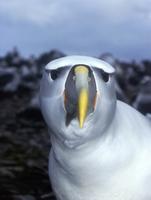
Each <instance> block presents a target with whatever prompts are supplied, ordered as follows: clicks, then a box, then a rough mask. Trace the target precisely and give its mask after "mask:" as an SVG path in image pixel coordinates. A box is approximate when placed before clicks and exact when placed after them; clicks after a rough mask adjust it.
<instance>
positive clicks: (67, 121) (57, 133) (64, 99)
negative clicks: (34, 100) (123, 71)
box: [40, 56, 116, 147]
mask: <svg viewBox="0 0 151 200" xmlns="http://www.w3.org/2000/svg"><path fill="white" fill-rule="evenodd" d="M114 72H115V70H114V68H113V67H112V66H111V65H109V64H108V63H106V62H104V61H101V60H99V59H96V58H92V57H87V56H67V57H63V58H60V59H56V60H54V61H52V62H50V63H48V65H46V67H45V69H44V72H43V77H42V81H41V87H40V107H41V110H42V114H43V116H44V119H45V121H46V123H47V125H48V128H49V130H50V132H51V133H52V137H55V139H58V140H59V141H60V142H62V143H63V144H65V145H67V146H68V147H75V146H79V145H81V144H83V143H85V142H87V141H90V140H93V139H97V138H98V137H99V138H100V137H101V135H103V134H104V132H105V130H106V129H107V128H108V127H109V126H110V124H111V121H112V119H113V117H114V113H115V107H116V95H115V89H114Z"/></svg>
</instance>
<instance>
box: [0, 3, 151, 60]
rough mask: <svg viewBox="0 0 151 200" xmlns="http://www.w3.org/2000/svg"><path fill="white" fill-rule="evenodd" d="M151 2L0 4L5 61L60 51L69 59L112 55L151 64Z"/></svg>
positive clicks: (0, 35) (0, 43)
mask: <svg viewBox="0 0 151 200" xmlns="http://www.w3.org/2000/svg"><path fill="white" fill-rule="evenodd" d="M150 5H151V0H131V1H130V0H129V1H128V0H104V1H103V0H0V56H2V55H4V54H5V53H6V52H8V51H9V50H11V49H12V48H13V47H15V46H16V47H17V48H18V49H19V51H20V52H21V54H22V55H24V56H29V55H31V54H33V55H39V54H41V53H42V52H47V51H50V50H52V49H58V50H60V51H62V52H64V53H66V54H68V55H73V54H76V55H77V54H78V55H89V56H100V55H101V54H103V53H107V52H109V53H111V54H113V56H114V57H116V58H119V59H125V60H132V59H135V60H141V59H150V58H151V6H150Z"/></svg>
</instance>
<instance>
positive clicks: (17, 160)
mask: <svg viewBox="0 0 151 200" xmlns="http://www.w3.org/2000/svg"><path fill="white" fill-rule="evenodd" d="M62 56H64V54H63V53H61V52H59V51H56V50H53V51H50V52H48V53H45V54H42V55H40V56H39V57H38V58H35V57H33V56H32V57H31V58H29V59H25V58H22V57H21V56H20V55H19V53H18V52H17V50H16V49H14V50H13V51H12V52H9V53H8V54H7V55H5V56H4V57H1V58H0V99H1V101H0V149H1V150H0V200H3V199H5V200H48V199H49V200H54V199H55V197H54V195H53V193H52V190H51V186H50V183H49V179H48V171H47V165H48V153H49V150H50V148H51V145H50V142H49V136H48V133H47V128H46V125H45V123H44V121H43V118H42V116H41V113H40V110H39V106H38V91H39V81H40V78H41V72H42V68H43V66H44V65H45V64H46V63H48V62H49V61H50V60H53V59H55V58H58V57H62ZM100 58H102V59H104V60H106V61H107V62H109V63H111V64H112V65H113V66H114V67H115V68H116V71H117V75H116V90H117V96H118V98H119V99H121V100H123V101H125V102H127V103H129V104H131V105H132V106H134V107H135V108H137V109H138V110H140V111H141V112H142V113H144V114H147V113H148V114H149V113H151V62H150V61H142V62H140V63H136V62H131V63H127V62H121V61H118V60H116V59H114V58H113V57H112V56H111V55H110V54H103V55H101V56H100Z"/></svg>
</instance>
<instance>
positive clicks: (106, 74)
mask: <svg viewBox="0 0 151 200" xmlns="http://www.w3.org/2000/svg"><path fill="white" fill-rule="evenodd" d="M101 76H102V78H103V80H104V82H108V80H109V74H108V73H106V72H105V71H103V70H101Z"/></svg>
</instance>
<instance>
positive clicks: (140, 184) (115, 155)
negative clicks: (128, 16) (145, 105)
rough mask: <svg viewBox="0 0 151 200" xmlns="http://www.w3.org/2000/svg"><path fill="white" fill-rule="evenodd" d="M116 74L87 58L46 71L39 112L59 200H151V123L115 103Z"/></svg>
mask: <svg viewBox="0 0 151 200" xmlns="http://www.w3.org/2000/svg"><path fill="white" fill-rule="evenodd" d="M114 73H115V70H114V68H113V67H112V66H111V65H110V64H107V63H106V62H104V61H101V60H99V59H96V58H91V57H86V56H69V57H64V58H60V59H57V60H54V61H52V62H50V63H49V64H48V65H46V67H45V70H44V73H43V78H42V81H41V88H40V106H41V110H42V113H43V116H44V119H45V121H46V123H47V125H48V129H49V132H50V137H51V144H52V149H51V152H50V157H49V175H50V179H51V183H52V188H53V190H54V192H55V194H56V197H57V199H58V200H151V123H150V121H149V120H148V119H147V118H145V116H143V115H142V114H140V113H139V112H138V111H136V110H135V109H133V108H132V107H130V106H128V105H127V104H125V103H122V102H121V101H117V100H116V95H115V89H114Z"/></svg>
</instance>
